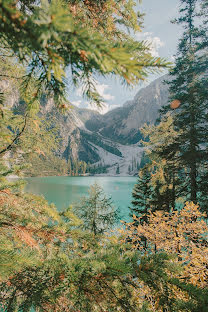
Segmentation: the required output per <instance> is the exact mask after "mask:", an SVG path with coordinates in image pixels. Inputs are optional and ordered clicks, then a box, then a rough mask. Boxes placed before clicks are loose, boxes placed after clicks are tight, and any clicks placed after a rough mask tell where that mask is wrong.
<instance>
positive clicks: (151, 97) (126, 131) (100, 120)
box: [85, 75, 168, 144]
mask: <svg viewBox="0 0 208 312" xmlns="http://www.w3.org/2000/svg"><path fill="white" fill-rule="evenodd" d="M165 79H168V76H167V75H165V76H162V77H160V78H158V79H156V80H155V81H153V82H152V83H151V84H150V85H148V86H147V87H146V88H143V89H141V90H139V92H138V93H137V94H136V96H135V97H134V99H133V100H132V101H128V102H127V103H126V104H124V106H122V107H119V108H116V109H114V110H112V111H109V112H108V113H107V114H105V115H103V116H96V118H94V117H93V118H91V119H89V120H88V121H86V123H85V126H86V128H87V129H89V130H91V131H97V132H99V133H100V134H101V135H103V136H105V137H108V138H110V139H112V140H115V141H118V142H120V143H123V144H130V143H133V144H134V143H137V142H138V141H139V140H140V139H141V134H140V131H139V129H140V128H141V127H142V126H143V125H144V124H145V123H150V124H151V123H154V122H155V120H156V118H157V117H158V111H159V109H160V108H161V106H162V105H164V104H165V103H167V101H168V86H167V85H165V84H163V81H164V80H165Z"/></svg>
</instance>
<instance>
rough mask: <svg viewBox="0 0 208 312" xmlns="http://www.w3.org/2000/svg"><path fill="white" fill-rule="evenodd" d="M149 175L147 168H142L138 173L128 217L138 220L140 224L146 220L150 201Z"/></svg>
mask: <svg viewBox="0 0 208 312" xmlns="http://www.w3.org/2000/svg"><path fill="white" fill-rule="evenodd" d="M150 181H151V173H150V172H149V170H148V168H147V167H144V168H143V169H142V170H140V172H139V178H138V181H137V183H136V184H135V186H134V189H133V192H132V197H133V200H132V202H131V204H132V206H131V207H130V216H131V217H133V218H134V216H136V217H138V218H140V220H141V222H144V221H146V220H147V213H148V210H149V209H150V200H151V185H150Z"/></svg>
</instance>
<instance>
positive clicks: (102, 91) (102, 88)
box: [95, 82, 115, 101]
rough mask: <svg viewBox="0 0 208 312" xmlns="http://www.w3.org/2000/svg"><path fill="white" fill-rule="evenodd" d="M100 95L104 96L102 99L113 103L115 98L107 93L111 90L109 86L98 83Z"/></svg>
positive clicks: (97, 87)
mask: <svg viewBox="0 0 208 312" xmlns="http://www.w3.org/2000/svg"><path fill="white" fill-rule="evenodd" d="M95 87H96V89H97V91H98V93H99V94H100V95H101V96H102V98H103V99H104V100H106V101H111V100H114V98H115V97H114V96H113V95H111V94H110V93H106V90H108V89H109V88H110V86H109V85H106V84H99V83H98V82H97V83H96V85H95Z"/></svg>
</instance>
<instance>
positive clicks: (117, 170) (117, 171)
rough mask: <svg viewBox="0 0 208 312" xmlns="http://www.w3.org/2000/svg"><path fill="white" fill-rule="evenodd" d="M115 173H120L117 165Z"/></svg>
mask: <svg viewBox="0 0 208 312" xmlns="http://www.w3.org/2000/svg"><path fill="white" fill-rule="evenodd" d="M116 174H120V168H119V165H118V166H117V168H116Z"/></svg>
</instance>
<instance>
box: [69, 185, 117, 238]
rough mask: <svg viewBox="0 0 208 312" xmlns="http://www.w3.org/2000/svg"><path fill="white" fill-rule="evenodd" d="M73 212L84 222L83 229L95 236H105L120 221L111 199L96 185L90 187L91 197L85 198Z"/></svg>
mask: <svg viewBox="0 0 208 312" xmlns="http://www.w3.org/2000/svg"><path fill="white" fill-rule="evenodd" d="M73 211H74V214H75V215H77V216H78V217H79V218H80V219H81V220H82V221H83V226H82V227H83V229H84V230H87V231H90V232H91V233H93V234H94V235H98V234H103V233H104V232H105V231H107V230H109V229H111V228H112V226H113V225H115V223H116V222H117V221H118V211H117V210H116V209H115V207H114V206H113V203H112V200H111V198H110V197H107V196H106V195H105V193H104V191H103V189H102V188H101V187H100V186H99V185H98V184H96V183H95V184H93V185H92V186H91V187H90V190H89V196H88V197H83V198H82V199H81V202H80V203H78V204H76V205H75V206H74V208H73Z"/></svg>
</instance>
